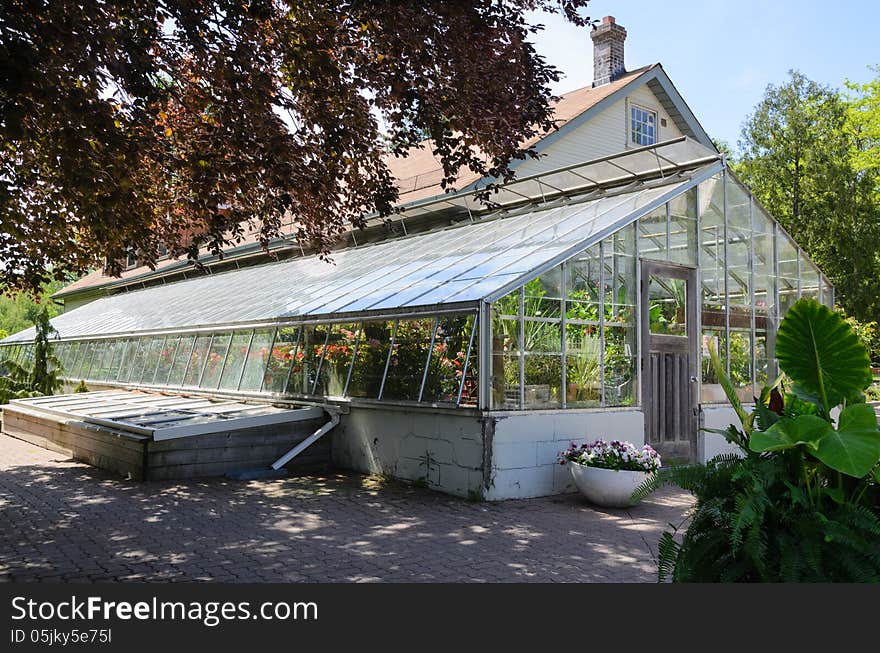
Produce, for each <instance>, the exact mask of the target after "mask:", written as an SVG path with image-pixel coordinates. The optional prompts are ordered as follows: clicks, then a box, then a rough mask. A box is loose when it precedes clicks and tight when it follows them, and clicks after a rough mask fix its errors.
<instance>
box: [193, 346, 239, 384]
mask: <svg viewBox="0 0 880 653" xmlns="http://www.w3.org/2000/svg"><path fill="white" fill-rule="evenodd" d="M231 339H232V334H231V333H215V334H214V340H213V341H211V347H210V349H209V351H208V359H207V361H206V362H205V371H204V372H202V378H201V380H200V381H199V387H200V388H216V387H217V386H218V385H219V384H220V374H221V373H222V372H223V362H224V360H225V359H226V352H227V350H228V349H229V343H230V340H231Z"/></svg>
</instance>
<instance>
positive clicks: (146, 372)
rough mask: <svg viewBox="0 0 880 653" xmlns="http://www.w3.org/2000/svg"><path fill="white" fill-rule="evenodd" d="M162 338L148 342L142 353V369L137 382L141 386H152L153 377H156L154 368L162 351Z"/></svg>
mask: <svg viewBox="0 0 880 653" xmlns="http://www.w3.org/2000/svg"><path fill="white" fill-rule="evenodd" d="M164 340H165V338H164V337H161V336H160V337H158V338H153V339H151V340H150V342H149V344H148V345H147V348H146V350H145V352H144V368H143V370H142V373H141V376H140V378H139V379H138V381H139V382H140V383H141V384H143V385H152V383H153V377H155V376H156V367H157V366H158V365H159V354H160V352H161V351H162V343H163V342H164Z"/></svg>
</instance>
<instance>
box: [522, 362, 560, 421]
mask: <svg viewBox="0 0 880 653" xmlns="http://www.w3.org/2000/svg"><path fill="white" fill-rule="evenodd" d="M524 366H525V385H524V387H523V408H527V409H529V408H531V409H542V408H559V407H560V406H561V405H562V357H561V356H560V355H556V356H547V355H543V354H526V357H525V361H524Z"/></svg>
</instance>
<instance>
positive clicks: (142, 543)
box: [0, 435, 691, 582]
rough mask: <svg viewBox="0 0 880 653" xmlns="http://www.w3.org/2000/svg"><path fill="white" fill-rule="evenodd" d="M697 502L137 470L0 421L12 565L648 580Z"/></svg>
mask: <svg viewBox="0 0 880 653" xmlns="http://www.w3.org/2000/svg"><path fill="white" fill-rule="evenodd" d="M690 505H691V498H690V495H687V494H685V493H682V492H676V491H671V490H666V491H663V492H660V493H658V494H657V495H655V496H653V497H651V498H650V499H648V500H647V501H644V502H643V503H642V504H640V505H639V506H636V507H635V508H632V509H630V510H628V511H620V510H601V509H596V508H592V507H590V506H589V504H587V503H586V502H585V501H584V500H583V499H582V498H581V497H580V496H577V495H568V496H563V497H553V498H546V499H530V500H521V501H506V502H501V503H469V502H467V501H464V500H461V499H456V498H452V497H448V496H445V495H442V494H438V493H436V492H431V491H429V490H425V489H421V488H415V487H410V486H406V485H402V484H397V483H389V482H384V481H382V480H381V479H376V478H373V477H365V476H359V475H356V474H343V473H335V472H333V473H328V474H325V475H313V476H302V477H291V478H286V479H282V480H262V481H249V482H242V481H229V480H225V479H211V480H204V481H187V482H157V483H136V482H127V481H124V480H120V479H118V478H117V477H114V476H112V475H110V474H107V473H104V472H102V471H100V470H98V469H95V468H93V467H89V466H88V465H82V464H79V463H75V462H72V461H70V460H66V459H65V457H64V456H62V455H60V454H57V453H54V452H51V451H47V450H45V449H41V448H39V447H36V446H33V445H30V444H28V443H25V442H22V441H20V440H15V439H13V438H9V437H7V436H2V435H0V580H3V581H65V582H66V581H80V582H90V581H109V580H134V581H202V580H204V581H210V580H215V581H232V582H235V581H241V582H246V581H247V582H259V581H273V582H296V581H306V582H363V581H398V582H400V581H403V582H407V581H408V582H434V581H483V582H498V581H544V582H546V581H570V582H590V581H622V582H634V581H647V582H652V581H654V580H655V578H656V576H655V569H656V567H655V564H654V552H656V544H657V540H658V537H659V535H660V533H661V532H662V531H663V529H664V528H666V526H667V524H668V523H674V524H679V523H681V522H682V520H683V519H684V514H685V512H686V511H687V509H688V508H689V507H690Z"/></svg>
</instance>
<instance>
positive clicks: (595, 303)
mask: <svg viewBox="0 0 880 653" xmlns="http://www.w3.org/2000/svg"><path fill="white" fill-rule="evenodd" d="M601 265H602V262H601V261H600V260H599V247H598V246H593V247H591V248H590V249H588V250H587V251H585V252H583V253H582V254H578V255H577V256H576V257H574V258H573V259H570V260H568V261H566V264H565V269H566V277H567V279H566V288H567V295H568V296H567V298H566V307H565V317H566V319H567V320H568V321H569V322H572V321H575V322H579V323H587V324H599V311H600V308H599V306H600V303H601V298H600V293H599V283H600V280H601V274H602V273H601Z"/></svg>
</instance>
